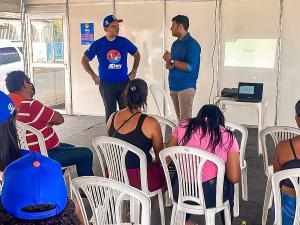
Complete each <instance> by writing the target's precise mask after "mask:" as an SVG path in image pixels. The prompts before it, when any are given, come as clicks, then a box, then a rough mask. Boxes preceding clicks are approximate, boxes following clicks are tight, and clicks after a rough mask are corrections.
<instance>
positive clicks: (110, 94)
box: [99, 81, 129, 122]
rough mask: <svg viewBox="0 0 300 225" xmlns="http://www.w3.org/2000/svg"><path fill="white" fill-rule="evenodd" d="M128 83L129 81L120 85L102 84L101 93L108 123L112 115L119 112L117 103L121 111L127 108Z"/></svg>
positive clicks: (100, 86)
mask: <svg viewBox="0 0 300 225" xmlns="http://www.w3.org/2000/svg"><path fill="white" fill-rule="evenodd" d="M128 82H129V81H123V82H119V83H104V82H101V83H100V85H99V91H100V94H101V96H102V99H103V103H104V107H105V118H106V122H107V121H108V119H109V117H110V115H111V114H113V113H114V112H115V111H117V102H118V105H119V110H121V109H124V108H125V107H126V104H125V99H124V90H125V88H126V86H127V84H128Z"/></svg>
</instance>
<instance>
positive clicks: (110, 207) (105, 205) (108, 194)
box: [72, 177, 151, 225]
mask: <svg viewBox="0 0 300 225" xmlns="http://www.w3.org/2000/svg"><path fill="white" fill-rule="evenodd" d="M72 189H73V191H74V193H75V195H76V198H77V199H78V202H79V206H80V209H81V212H82V214H83V220H84V224H85V225H90V223H92V224H93V225H104V224H116V225H122V224H124V223H123V221H122V209H123V203H124V200H127V199H128V197H129V196H130V198H133V199H135V201H137V202H138V204H141V208H142V210H141V224H142V225H150V215H151V202H150V199H149V197H148V196H147V195H146V194H145V193H143V192H141V191H140V190H138V189H136V188H133V187H131V186H129V185H127V184H124V183H120V182H118V181H115V180H111V179H106V178H101V177H78V178H75V179H73V180H72ZM79 190H82V191H83V192H84V193H85V194H86V197H87V199H88V201H89V204H90V206H91V209H92V213H93V216H92V219H91V220H90V221H89V220H88V218H87V214H86V210H85V206H84V204H83V201H82V197H81V195H80V192H79ZM128 224H130V223H128Z"/></svg>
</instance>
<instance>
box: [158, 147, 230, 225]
mask: <svg viewBox="0 0 300 225" xmlns="http://www.w3.org/2000/svg"><path fill="white" fill-rule="evenodd" d="M159 157H160V160H161V162H162V165H163V169H164V172H165V175H166V179H167V184H168V190H169V195H170V196H171V197H172V199H173V194H172V193H173V190H172V184H171V178H170V174H169V171H168V167H167V163H166V159H167V158H169V157H170V158H171V159H172V161H173V162H174V164H175V167H176V171H177V175H178V183H179V193H178V201H177V202H176V201H174V199H173V210H172V216H171V223H170V224H171V225H174V224H179V225H182V224H184V222H185V217H186V213H191V214H198V215H205V221H206V224H207V225H213V224H215V214H216V213H217V212H220V211H222V210H224V215H225V224H226V225H229V224H231V216H230V206H229V201H226V202H223V183H224V175H225V164H224V161H223V160H222V159H220V158H219V157H217V156H216V155H214V154H212V153H209V152H207V151H204V150H201V149H198V148H192V147H186V146H175V147H170V148H166V149H163V150H162V151H161V152H160V153H159ZM206 161H211V162H213V163H214V164H215V165H216V166H217V167H218V174H217V184H216V207H215V208H206V206H205V200H204V194H203V187H202V168H203V165H204V163H205V162H206ZM186 201H192V202H195V203H197V204H198V205H191V204H187V203H185V202H186Z"/></svg>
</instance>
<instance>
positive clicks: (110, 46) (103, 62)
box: [81, 15, 140, 122]
mask: <svg viewBox="0 0 300 225" xmlns="http://www.w3.org/2000/svg"><path fill="white" fill-rule="evenodd" d="M121 22H123V20H121V19H117V18H116V17H115V16H114V15H108V16H106V17H105V18H104V20H103V28H104V31H105V36H103V37H101V38H100V39H98V40H96V41H94V42H93V44H92V45H91V46H90V47H89V49H87V50H86V51H85V52H84V55H83V57H82V59H81V64H82V66H83V68H84V70H85V71H86V72H87V73H88V74H89V75H90V76H91V77H92V79H93V80H94V82H95V84H96V85H99V91H100V95H101V96H102V99H103V103H104V107H105V117H106V122H107V121H108V119H109V117H110V115H111V114H112V113H114V112H115V111H116V110H117V103H118V106H119V109H120V110H121V109H124V108H125V107H126V105H125V101H124V90H125V88H126V86H127V84H128V82H129V80H133V79H134V78H135V76H136V73H137V69H138V66H139V63H140V53H139V51H138V49H137V47H136V46H135V45H134V44H133V43H132V42H131V41H129V40H128V39H127V38H125V37H121V36H119V29H120V28H119V23H121ZM128 53H129V54H130V55H132V56H133V57H134V62H133V66H132V69H131V71H130V72H129V73H128V67H127V55H128ZM95 56H97V59H98V63H99V65H98V74H96V73H95V72H94V70H93V69H92V68H91V66H90V61H91V60H93V59H94V57H95Z"/></svg>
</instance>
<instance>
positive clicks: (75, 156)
mask: <svg viewBox="0 0 300 225" xmlns="http://www.w3.org/2000/svg"><path fill="white" fill-rule="evenodd" d="M48 156H49V157H50V158H51V159H54V160H56V161H58V162H59V163H60V164H61V166H62V167H66V166H72V165H76V170H77V174H78V176H79V177H80V176H93V175H94V173H93V152H92V151H91V150H90V149H89V148H85V147H75V146H74V145H70V144H65V143H60V146H59V147H56V148H52V149H49V150H48Z"/></svg>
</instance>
